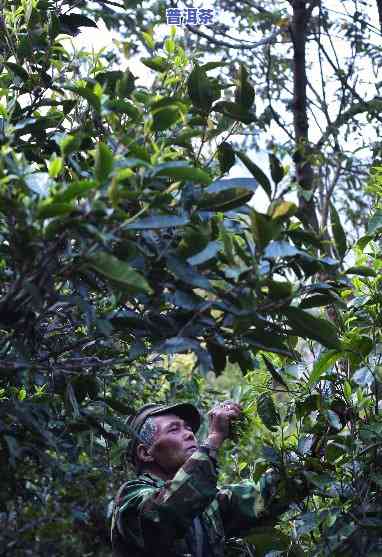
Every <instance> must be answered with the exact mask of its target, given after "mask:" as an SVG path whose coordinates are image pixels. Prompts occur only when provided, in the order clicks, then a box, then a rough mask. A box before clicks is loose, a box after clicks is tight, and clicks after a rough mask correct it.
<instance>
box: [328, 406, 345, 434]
mask: <svg viewBox="0 0 382 557" xmlns="http://www.w3.org/2000/svg"><path fill="white" fill-rule="evenodd" d="M324 416H325V417H326V419H327V420H328V422H329V424H330V425H331V426H332V427H333V428H334V429H336V430H337V431H340V430H341V429H342V424H341V420H340V419H339V417H338V414H336V413H335V412H333V410H325V411H324Z"/></svg>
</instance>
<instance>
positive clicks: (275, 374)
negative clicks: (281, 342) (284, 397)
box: [261, 354, 289, 391]
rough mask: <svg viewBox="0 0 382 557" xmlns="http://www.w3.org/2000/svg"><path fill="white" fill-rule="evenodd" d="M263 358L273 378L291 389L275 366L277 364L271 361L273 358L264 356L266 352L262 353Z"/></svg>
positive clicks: (287, 388)
mask: <svg viewBox="0 0 382 557" xmlns="http://www.w3.org/2000/svg"><path fill="white" fill-rule="evenodd" d="M261 356H262V358H263V361H264V363H265V366H266V368H267V370H268V371H269V373H270V374H271V376H272V379H273V380H274V381H275V382H276V383H279V384H280V385H282V386H283V387H285V388H286V390H287V391H289V387H288V385H287V384H286V383H285V381H284V379H283V378H282V376H281V374H280V373H279V372H278V371H277V369H276V368H275V366H274V365H273V363H272V362H271V360H269V359H268V358H267V357H266V356H264V354H262V355H261Z"/></svg>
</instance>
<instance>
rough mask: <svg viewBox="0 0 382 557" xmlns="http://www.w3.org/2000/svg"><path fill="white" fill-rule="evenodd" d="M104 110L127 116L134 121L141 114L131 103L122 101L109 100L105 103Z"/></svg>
mask: <svg viewBox="0 0 382 557" xmlns="http://www.w3.org/2000/svg"><path fill="white" fill-rule="evenodd" d="M105 108H106V110H108V111H110V112H111V113H117V114H127V116H128V117H129V118H131V120H134V121H136V120H139V119H140V118H141V113H140V112H139V110H138V108H137V107H136V106H134V105H133V103H131V102H129V101H124V100H122V99H109V100H108V101H107V102H106V103H105Z"/></svg>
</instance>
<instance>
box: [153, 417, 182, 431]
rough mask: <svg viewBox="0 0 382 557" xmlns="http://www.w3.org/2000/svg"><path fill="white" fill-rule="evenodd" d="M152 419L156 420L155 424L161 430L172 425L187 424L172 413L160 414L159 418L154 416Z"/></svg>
mask: <svg viewBox="0 0 382 557" xmlns="http://www.w3.org/2000/svg"><path fill="white" fill-rule="evenodd" d="M152 418H153V419H154V420H155V423H156V424H157V425H158V426H159V427H160V428H164V427H166V426H168V425H170V424H171V423H181V424H184V423H186V422H185V420H183V419H182V418H181V417H180V416H177V415H176V414H170V413H169V414H159V416H152Z"/></svg>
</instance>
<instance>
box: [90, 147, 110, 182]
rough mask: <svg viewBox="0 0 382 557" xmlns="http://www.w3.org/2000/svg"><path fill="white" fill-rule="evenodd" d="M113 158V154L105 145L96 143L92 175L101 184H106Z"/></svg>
mask: <svg viewBox="0 0 382 557" xmlns="http://www.w3.org/2000/svg"><path fill="white" fill-rule="evenodd" d="M113 158H114V157H113V153H112V151H111V150H110V149H109V147H108V146H107V145H106V144H105V143H98V145H97V149H96V154H95V164H94V175H95V177H96V178H97V180H98V181H99V182H100V183H101V184H103V183H104V182H106V180H107V179H108V178H109V176H110V173H111V171H112V168H113Z"/></svg>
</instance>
